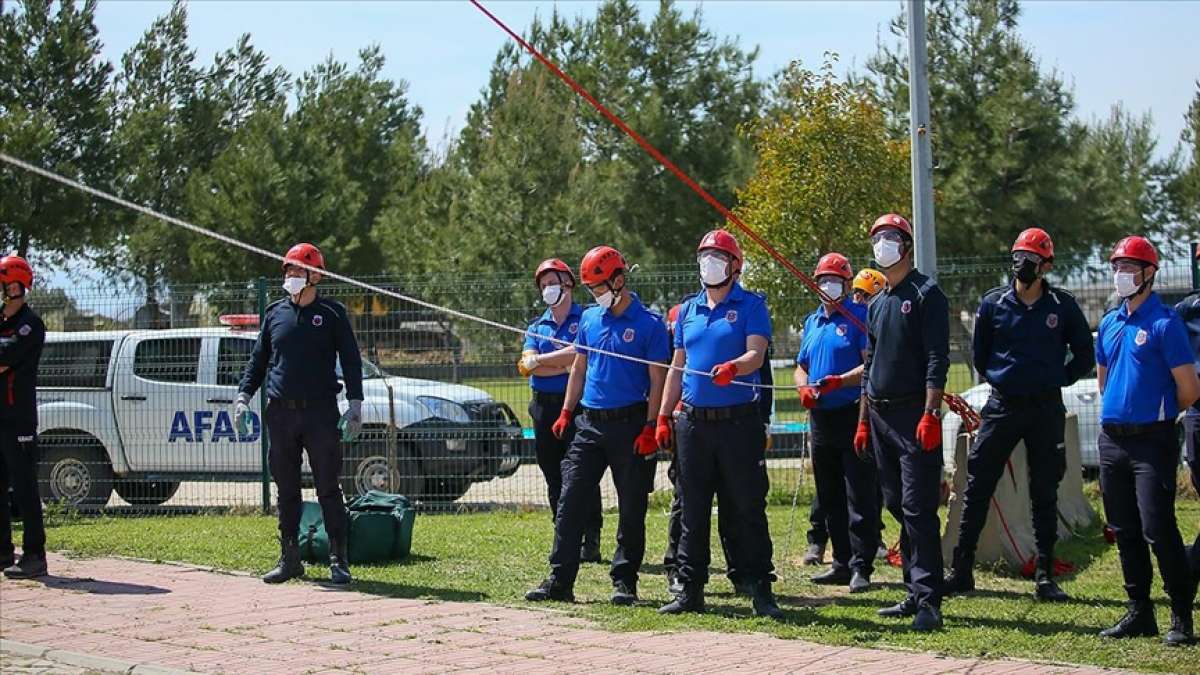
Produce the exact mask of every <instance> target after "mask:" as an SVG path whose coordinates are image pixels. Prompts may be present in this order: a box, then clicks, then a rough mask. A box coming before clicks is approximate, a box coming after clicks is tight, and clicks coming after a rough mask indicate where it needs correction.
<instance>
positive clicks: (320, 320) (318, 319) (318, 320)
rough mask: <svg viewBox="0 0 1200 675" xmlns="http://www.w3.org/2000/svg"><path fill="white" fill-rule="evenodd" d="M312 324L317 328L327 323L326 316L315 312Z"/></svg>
mask: <svg viewBox="0 0 1200 675" xmlns="http://www.w3.org/2000/svg"><path fill="white" fill-rule="evenodd" d="M312 325H314V326H316V327H317V328H320V327H321V326H323V325H325V317H323V316H321V315H320V314H313V318H312Z"/></svg>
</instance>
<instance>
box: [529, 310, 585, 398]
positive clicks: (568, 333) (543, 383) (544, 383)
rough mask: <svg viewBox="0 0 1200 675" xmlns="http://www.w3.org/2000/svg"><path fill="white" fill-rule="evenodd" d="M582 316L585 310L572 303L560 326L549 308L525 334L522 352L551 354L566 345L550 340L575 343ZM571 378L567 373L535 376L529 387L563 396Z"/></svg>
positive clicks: (534, 321) (543, 392) (530, 380)
mask: <svg viewBox="0 0 1200 675" xmlns="http://www.w3.org/2000/svg"><path fill="white" fill-rule="evenodd" d="M581 316H583V308H582V307H580V306H579V305H578V304H576V303H574V302H572V303H571V309H570V311H568V312H567V316H566V318H565V319H564V320H563V322H562V324H561V325H559V324H558V323H555V321H554V312H553V311H551V310H550V309H549V308H547V309H546V311H545V312H543V313H542V315H541V316H540V317H538V318H537V319H534V320H533V321H532V322H531V323H530V324H529V329H528V330H529V333H526V334H525V346H524V347H522V348H521V351H524V352H529V351H533V352H537V353H538V354H549V353H550V352H556V351H558V350H560V349H562V348H563V347H564V346H566V345H563V344H559V343H556V342H553V341H551V340H550V339H548V338H555V339H558V340H562V341H563V342H568V343H570V342H574V341H575V335H576V334H577V333H578V332H579V319H580V317H581ZM530 333H534V335H530ZM569 377H570V375H568V374H567V373H563V374H562V375H551V376H549V377H545V376H542V375H534V376H532V377H530V378H529V386H530V387H532V388H533V390H534V391H536V392H540V393H542V394H561V393H563V392H565V391H566V390H567V378H569Z"/></svg>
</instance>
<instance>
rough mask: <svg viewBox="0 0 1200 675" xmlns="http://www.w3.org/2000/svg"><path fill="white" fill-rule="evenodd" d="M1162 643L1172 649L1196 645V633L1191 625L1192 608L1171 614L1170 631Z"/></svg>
mask: <svg viewBox="0 0 1200 675" xmlns="http://www.w3.org/2000/svg"><path fill="white" fill-rule="evenodd" d="M1163 642H1165V643H1167V644H1168V645H1170V646H1172V647H1183V646H1185V645H1194V644H1196V632H1195V630H1194V627H1193V625H1192V608H1191V607H1188V608H1187V609H1185V610H1183V611H1179V612H1177V611H1172V612H1171V630H1169V631H1167V636H1166V637H1165V638H1163Z"/></svg>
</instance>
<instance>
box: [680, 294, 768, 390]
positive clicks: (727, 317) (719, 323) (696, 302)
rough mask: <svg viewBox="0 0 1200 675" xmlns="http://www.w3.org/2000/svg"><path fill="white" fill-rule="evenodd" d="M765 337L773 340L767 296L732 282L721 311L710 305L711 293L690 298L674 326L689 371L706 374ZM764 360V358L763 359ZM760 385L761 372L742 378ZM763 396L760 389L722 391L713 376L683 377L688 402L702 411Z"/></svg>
mask: <svg viewBox="0 0 1200 675" xmlns="http://www.w3.org/2000/svg"><path fill="white" fill-rule="evenodd" d="M751 335H761V336H763V337H764V338H766V339H767V342H770V341H771V317H770V316H769V315H768V314H767V303H766V301H765V300H763V298H762V296H760V295H758V294H756V293H751V292H750V291H747V290H745V289H744V288H742V286H741V284H739V283H737V282H736V281H735V282H733V285H732V287H731V288H730V289H729V293H728V295H726V296H725V299H724V300H722V301H721V302H720V303H719V304H718V305H717V306H716V307H713V308H712V309H709V307H708V291H707V290H702V291H700V292H699V293H697V294H696V295H694V296H692V297H690V298H688V300H687V301H685V302H684V303H683V305H682V306H681V307H680V308H679V316H678V318H677V319H676V324H675V349H682V350H684V357H685V358H684V367H686V368H689V369H692V370H699V371H702V372H705V373H710V372H712V369H713V368H715V367H717V366H719V365H721V364H722V363H725V362H726V361H732V360H734V359H736V358H738V357H739V356H741V355H742V354H745V353H746V338H748V337H750V336H751ZM764 356H765V355H764ZM737 381H738V382H749V383H752V384H759V383H760V381H761V377H760V375H759V371H757V370H756V371H754V372H753V373H750V374H749V375H742V376H740V377H738V378H737ZM757 398H758V389H757V388H756V387H742V386H738V385H730V386H728V387H718V386H717V385H715V384H713V381H712V377H711V376H705V375H693V374H692V373H684V375H683V401H684V403H687V404H689V405H694V406H698V407H701V408H723V407H726V406H732V405H742V404H745V403H750V402H752V401H754V400H756V399H757Z"/></svg>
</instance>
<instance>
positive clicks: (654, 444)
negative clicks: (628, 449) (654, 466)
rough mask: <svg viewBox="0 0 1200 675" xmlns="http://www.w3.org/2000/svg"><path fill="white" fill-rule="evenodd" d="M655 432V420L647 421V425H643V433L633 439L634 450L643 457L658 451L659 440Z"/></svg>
mask: <svg viewBox="0 0 1200 675" xmlns="http://www.w3.org/2000/svg"><path fill="white" fill-rule="evenodd" d="M654 432H655V425H654V422H646V426H644V427H642V433H640V434H638V437H637V438H635V439H633V450H634V452H636V453H637V454H639V455H642V456H643V457H644V456H646V455H653V454H654V453H656V452H658V440H657V439H656V438H655V433H654Z"/></svg>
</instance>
